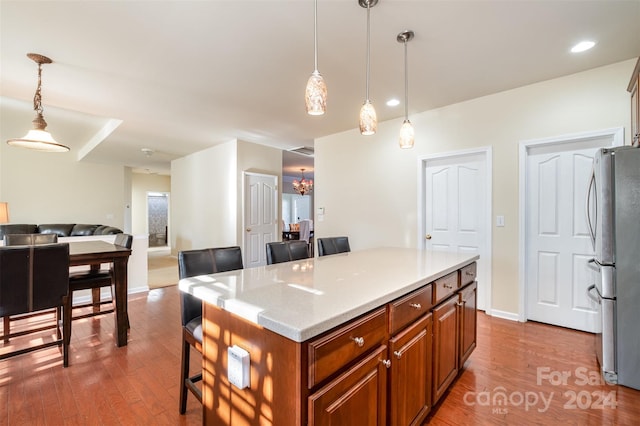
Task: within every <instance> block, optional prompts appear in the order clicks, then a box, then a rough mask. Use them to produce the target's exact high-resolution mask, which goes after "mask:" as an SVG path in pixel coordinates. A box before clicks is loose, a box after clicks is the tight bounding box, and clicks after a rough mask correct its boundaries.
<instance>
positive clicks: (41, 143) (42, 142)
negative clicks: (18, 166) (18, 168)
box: [7, 53, 69, 152]
mask: <svg viewBox="0 0 640 426" xmlns="http://www.w3.org/2000/svg"><path fill="white" fill-rule="evenodd" d="M27 57H29V59H31V60H32V61H34V62H35V63H37V64H38V87H37V88H36V94H35V95H34V97H33V109H34V111H35V112H36V118H34V119H33V121H32V123H33V129H31V130H29V132H28V133H27V134H26V135H25V136H23V137H22V138H19V139H9V140H8V141H7V144H9V145H11V146H17V147H21V148H29V149H35V150H37V151H46V152H67V151H69V147H68V146H65V145H62V144H60V143H58V142H56V141H55V139H53V136H51V133H49V132H47V131H46V128H47V122H46V121H45V120H44V117H43V115H42V111H43V108H42V94H41V90H42V64H50V63H51V62H52V61H51V59H49V58H47V57H46V56H42V55H39V54H37V53H27Z"/></svg>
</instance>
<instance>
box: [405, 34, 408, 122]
mask: <svg viewBox="0 0 640 426" xmlns="http://www.w3.org/2000/svg"><path fill="white" fill-rule="evenodd" d="M404 119H405V120H408V119H409V67H408V66H407V40H405V41H404Z"/></svg>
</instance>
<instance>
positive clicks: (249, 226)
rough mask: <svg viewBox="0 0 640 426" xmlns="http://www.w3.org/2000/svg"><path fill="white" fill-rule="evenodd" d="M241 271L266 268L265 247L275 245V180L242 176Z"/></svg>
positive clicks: (276, 216) (276, 204) (276, 228)
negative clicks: (259, 267)
mask: <svg viewBox="0 0 640 426" xmlns="http://www.w3.org/2000/svg"><path fill="white" fill-rule="evenodd" d="M244 182H245V183H244V230H245V232H244V267H245V268H251V267H254V266H260V265H266V264H267V260H266V251H265V244H266V243H269V242H272V241H278V238H277V234H278V222H277V218H278V190H277V189H278V177H277V176H272V175H263V174H255V173H245V179H244Z"/></svg>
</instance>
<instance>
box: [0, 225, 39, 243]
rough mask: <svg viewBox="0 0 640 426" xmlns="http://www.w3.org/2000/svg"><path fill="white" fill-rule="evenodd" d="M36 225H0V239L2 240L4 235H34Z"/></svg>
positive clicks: (36, 230)
mask: <svg viewBox="0 0 640 426" xmlns="http://www.w3.org/2000/svg"><path fill="white" fill-rule="evenodd" d="M37 232H38V225H31V224H19V223H12V224H4V225H0V239H4V236H5V235H6V234H36V233H37Z"/></svg>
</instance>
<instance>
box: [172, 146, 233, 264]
mask: <svg viewBox="0 0 640 426" xmlns="http://www.w3.org/2000/svg"><path fill="white" fill-rule="evenodd" d="M236 146H237V142H236V141H235V140H234V141H231V142H227V143H224V144H221V145H216V146H214V147H211V148H208V149H205V150H203V151H199V152H196V153H194V154H191V155H188V156H186V157H183V158H179V159H177V160H174V161H172V162H171V204H170V210H171V213H170V225H169V226H170V228H171V229H172V230H173V232H171V248H172V252H174V254H175V253H177V252H178V251H180V250H190V249H199V248H205V247H215V246H223V245H235V244H236V243H237V240H236V229H237V217H236V205H237V198H238V194H239V188H238V184H237V177H236V175H237V173H236V170H237V159H236V158H237V149H236Z"/></svg>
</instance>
